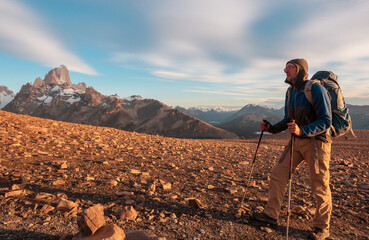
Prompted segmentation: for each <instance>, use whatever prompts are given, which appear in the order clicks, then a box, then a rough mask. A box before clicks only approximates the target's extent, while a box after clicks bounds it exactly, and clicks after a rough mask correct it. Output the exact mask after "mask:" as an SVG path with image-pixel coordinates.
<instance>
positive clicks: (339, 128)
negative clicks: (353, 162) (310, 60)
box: [288, 71, 356, 137]
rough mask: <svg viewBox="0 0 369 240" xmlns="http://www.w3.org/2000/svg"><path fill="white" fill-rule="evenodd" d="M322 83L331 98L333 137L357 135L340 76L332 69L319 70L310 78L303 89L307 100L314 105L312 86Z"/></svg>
mask: <svg viewBox="0 0 369 240" xmlns="http://www.w3.org/2000/svg"><path fill="white" fill-rule="evenodd" d="M316 82H318V83H320V84H321V85H322V86H323V87H324V88H325V89H326V90H327V93H328V96H329V98H330V100H331V110H332V126H331V135H332V137H340V136H343V135H345V134H346V133H348V132H349V131H350V132H351V134H352V135H353V136H354V137H356V136H355V134H354V132H353V130H352V122H351V117H350V114H349V109H348V108H347V106H346V103H345V99H344V97H343V95H342V91H341V87H340V85H339V84H338V77H337V75H336V74H334V73H333V72H330V71H318V72H317V73H315V74H314V75H313V77H312V78H311V80H309V81H308V82H307V83H306V85H305V88H304V90H303V92H304V94H305V97H306V98H307V100H308V101H309V102H310V103H311V104H312V105H314V99H313V96H312V93H311V88H312V86H313V84H314V83H316ZM289 94H290V89H289V90H288V95H289Z"/></svg>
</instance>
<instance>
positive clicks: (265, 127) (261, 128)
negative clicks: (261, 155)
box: [260, 122, 269, 132]
mask: <svg viewBox="0 0 369 240" xmlns="http://www.w3.org/2000/svg"><path fill="white" fill-rule="evenodd" d="M260 130H261V131H265V132H269V129H268V127H267V125H266V124H265V122H260Z"/></svg>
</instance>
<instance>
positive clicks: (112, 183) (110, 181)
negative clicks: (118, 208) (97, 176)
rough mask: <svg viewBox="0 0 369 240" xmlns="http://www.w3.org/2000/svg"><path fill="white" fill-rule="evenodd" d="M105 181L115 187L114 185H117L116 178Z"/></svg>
mask: <svg viewBox="0 0 369 240" xmlns="http://www.w3.org/2000/svg"><path fill="white" fill-rule="evenodd" d="M105 183H106V184H107V185H110V186H113V187H115V186H117V185H118V182H117V181H116V180H114V179H108V180H106V181H105Z"/></svg>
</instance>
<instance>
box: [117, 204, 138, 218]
mask: <svg viewBox="0 0 369 240" xmlns="http://www.w3.org/2000/svg"><path fill="white" fill-rule="evenodd" d="M137 215H138V213H137V211H136V210H135V209H134V208H133V207H132V206H126V207H124V209H123V210H122V211H121V212H120V218H121V219H125V220H131V221H134V220H135V219H136V217H137Z"/></svg>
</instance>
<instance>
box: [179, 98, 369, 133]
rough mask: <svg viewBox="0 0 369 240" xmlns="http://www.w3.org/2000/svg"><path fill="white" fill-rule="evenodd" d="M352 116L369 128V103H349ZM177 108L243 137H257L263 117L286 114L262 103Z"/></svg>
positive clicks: (354, 122)
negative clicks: (227, 108) (229, 107)
mask: <svg viewBox="0 0 369 240" xmlns="http://www.w3.org/2000/svg"><path fill="white" fill-rule="evenodd" d="M347 106H348V108H349V111H350V115H351V118H352V125H353V128H354V129H366V130H369V105H364V106H358V105H349V104H348V105H347ZM177 109H179V110H181V111H183V112H184V113H187V114H189V115H192V116H194V117H197V118H199V119H201V120H203V121H205V122H208V123H211V124H213V125H215V126H217V127H219V128H222V129H225V130H228V131H231V132H235V133H237V134H238V135H240V136H243V137H255V136H256V133H257V132H259V131H260V122H261V121H262V120H263V119H266V120H268V121H269V122H270V123H272V124H274V123H277V122H278V121H280V120H281V119H282V118H283V116H284V108H280V109H275V108H269V107H265V106H260V105H254V104H248V105H246V106H244V107H243V108H241V109H240V110H238V111H215V110H210V111H203V110H201V109H196V108H190V109H185V108H181V107H177Z"/></svg>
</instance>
